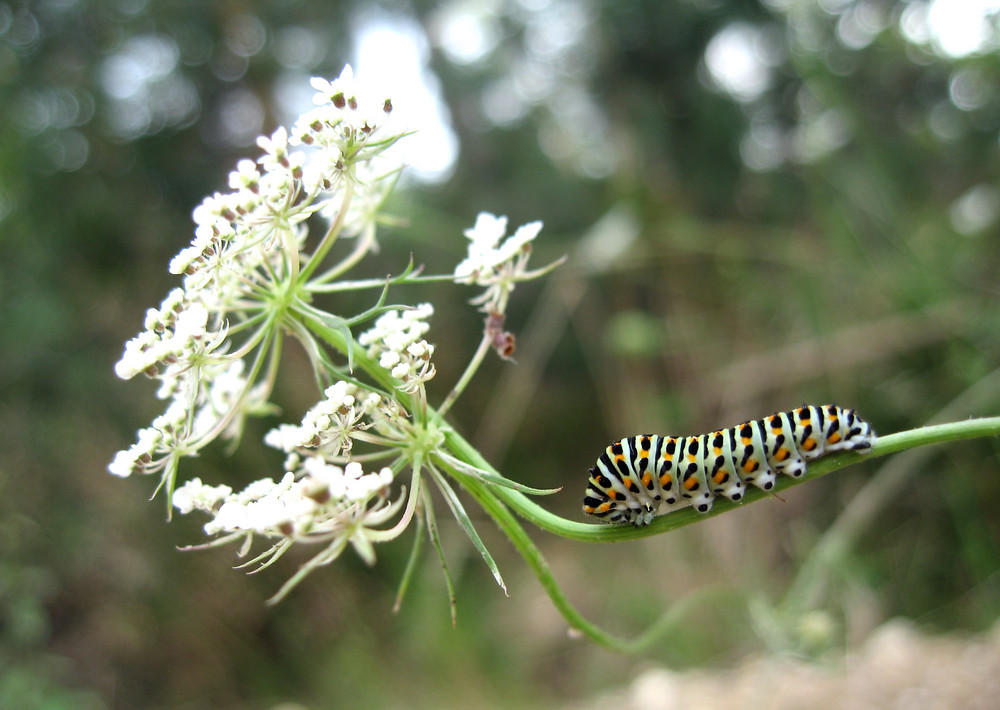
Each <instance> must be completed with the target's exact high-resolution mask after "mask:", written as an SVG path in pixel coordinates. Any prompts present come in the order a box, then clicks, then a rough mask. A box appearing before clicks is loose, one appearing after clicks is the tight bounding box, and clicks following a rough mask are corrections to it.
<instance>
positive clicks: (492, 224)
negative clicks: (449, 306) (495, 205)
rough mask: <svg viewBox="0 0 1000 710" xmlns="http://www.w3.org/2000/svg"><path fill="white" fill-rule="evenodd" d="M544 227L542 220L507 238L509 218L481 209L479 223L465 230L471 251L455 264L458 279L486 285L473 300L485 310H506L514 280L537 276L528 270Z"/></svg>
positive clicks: (525, 226)
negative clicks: (532, 245) (529, 259)
mask: <svg viewBox="0 0 1000 710" xmlns="http://www.w3.org/2000/svg"><path fill="white" fill-rule="evenodd" d="M541 230H542V223H541V222H529V223H528V224H525V225H522V226H521V227H518V228H517V231H516V232H515V233H514V234H513V235H511V236H510V237H507V238H506V239H504V237H505V236H506V234H507V218H506V217H497V216H495V215H492V214H490V213H489V212H480V213H479V215H478V216H477V217H476V223H475V225H474V226H473V227H472V228H471V229H466V230H465V231H464V232H463V234H465V236H466V237H467V238H468V239H469V253H468V256H467V257H466V258H465V259H463V260H462V261H461V262H459V264H458V266H456V267H455V281H456V282H457V283H462V284H475V285H477V286H486V287H487V288H486V292H485V293H483V294H482V295H481V296H479V297H477V298H476V299H474V300H473V303H478V304H483V310H485V311H492V312H503V310H504V306H505V305H506V299H507V295H508V294H509V293H510V292H511V291H513V290H514V283H515V282H517V281H523V280H525V279H527V278H532V277H533V276H534V275H533V274H529V273H528V271H527V267H528V257H529V256H530V255H531V242H532V241H533V240H534V239H535V237H537V236H538V233H539V232H540V231H541ZM501 240H504V241H503V243H501Z"/></svg>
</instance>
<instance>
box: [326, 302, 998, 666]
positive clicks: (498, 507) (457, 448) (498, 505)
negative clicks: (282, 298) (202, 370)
mask: <svg viewBox="0 0 1000 710" xmlns="http://www.w3.org/2000/svg"><path fill="white" fill-rule="evenodd" d="M306 320H307V321H308V324H309V326H310V328H311V329H312V330H313V331H314V332H316V333H317V334H318V335H319V336H320V337H321V338H323V339H324V340H325V341H326V342H327V343H329V344H330V345H331V346H333V347H334V348H336V349H337V350H340V351H341V352H346V351H347V349H349V348H350V347H351V346H350V344H349V343H348V342H347V339H346V338H345V336H344V335H343V333H340V332H338V331H337V330H335V329H331V328H328V327H326V326H325V325H324V324H322V323H320V322H318V321H316V320H314V319H312V318H309V317H308V316H306ZM353 359H354V363H355V365H356V366H357V367H359V368H360V369H362V370H364V371H365V372H366V373H367V374H368V375H369V376H371V377H372V378H373V379H374V380H375V381H376V382H378V383H379V384H380V385H381V386H382V387H384V388H386V389H390V390H391V389H392V388H393V384H394V383H393V381H392V378H391V377H390V376H389V375H388V373H387V372H385V370H383V369H382V368H380V367H379V366H378V365H377V363H375V362H373V361H372V360H371V359H370V358H368V357H367V356H366V355H365V353H363V352H355V353H353ZM435 420H436V413H435V412H434V410H433V409H431V408H428V411H427V418H426V419H425V421H428V422H433V421H435ZM996 435H1000V417H990V418H984V419H969V420H966V421H961V422H953V423H949V424H939V425H936V426H928V427H922V428H919V429H912V430H909V431H904V432H900V433H898V434H890V435H888V436H882V437H879V438H878V439H877V440H876V443H875V445H874V446H873V447H872V450H871V451H870V452H869V453H867V454H863V455H862V454H857V453H850V452H848V453H841V454H837V455H833V456H827V457H824V458H821V459H819V460H816V461H812V462H810V463H809V468H808V471H807V472H806V474H805V475H803V476H802V477H801V478H798V479H793V478H790V477H788V476H779V477H778V481H777V483H776V485H775V488H774V491H773V492H771V493H765V492H764V491H761V490H758V489H755V488H751V489H748V491H747V493H746V496H745V497H744V501H742V502H740V503H733V502H731V501H729V500H727V499H725V498H717V499H716V501H715V504H714V506H713V508H712V510H711V512H709V513H705V514H703V513H698V512H696V511H694V510H692V509H690V508H686V509H682V510H679V511H676V512H673V513H670V514H669V515H662V516H659V517H657V518H655V519H654V520H653V522H652V523H651V524H650V525H648V526H646V527H642V528H637V527H634V526H631V525H606V524H602V523H596V524H595V523H584V522H577V521H572V520H567V519H565V518H562V517H560V516H558V515H555V514H553V513H550V512H549V511H547V510H545V509H544V508H543V507H542V506H540V505H538V504H537V503H535V502H534V501H533V500H531V498H529V497H528V496H527V495H525V494H524V493H521V492H519V491H517V490H514V489H512V488H510V487H507V486H502V485H495V484H492V483H490V482H489V481H488V480H486V479H484V478H482V477H476V476H473V475H470V474H468V473H465V472H463V471H461V470H460V469H458V468H456V467H450V468H449V473H450V474H451V476H452V477H453V478H454V480H455V481H457V482H458V483H459V484H460V485H461V486H462V488H464V489H465V491H466V492H467V493H468V494H469V495H471V496H472V497H473V498H474V499H475V500H476V501H477V502H478V503H479V504H480V505H481V506H482V507H483V509H484V510H485V511H486V512H487V513H488V514H489V515H490V517H492V518H493V520H494V521H495V522H496V524H497V525H498V526H499V527H500V529H501V530H502V531H503V532H504V534H505V535H506V536H507V537H508V538H509V539H510V540H511V542H512V543H513V544H514V546H515V548H516V549H517V550H518V552H519V553H520V554H521V555H522V556H523V557H524V559H525V561H526V562H527V563H528V565H529V566H530V567H531V569H532V571H533V572H534V574H535V576H536V577H537V578H538V581H539V583H540V584H541V585H542V588H543V589H544V590H545V592H546V594H547V595H548V596H549V599H551V601H552V603H553V605H554V606H555V607H556V609H557V610H558V611H559V613H560V614H562V616H563V618H564V619H566V621H567V623H568V624H569V625H570V627H571V628H572V629H574V630H576V631H577V632H579V633H580V634H582V635H584V636H586V637H588V638H589V639H591V640H592V641H595V642H597V643H599V644H601V645H602V646H605V647H607V648H610V649H614V650H616V651H620V652H625V653H634V652H638V651H640V650H642V649H643V648H645V647H646V646H648V645H649V644H651V643H652V642H653V641H655V640H656V639H657V638H660V637H661V636H662V635H663V634H664V633H666V632H667V631H669V630H670V629H671V628H673V626H674V624H675V622H676V619H678V618H681V617H683V616H684V614H685V613H686V611H687V609H688V608H689V605H690V604H694V603H700V600H703V599H704V598H705V595H702V594H699V595H692V597H690V598H686V599H684V600H680V601H678V602H675V603H674V604H673V605H671V607H670V608H669V609H668V610H667V611H666V612H665V613H664V614H663V616H662V617H661V618H660V619H659V620H658V621H656V622H654V623H653V624H651V625H650V626H649V628H648V629H647V631H646V632H645V633H643V634H642V635H640V636H639V637H636V638H635V639H631V640H629V639H623V638H621V637H618V636H615V635H613V634H610V633H608V632H607V631H605V630H604V629H602V628H600V627H598V626H596V625H595V624H593V623H591V622H589V621H588V620H587V619H585V618H584V617H583V616H582V615H581V614H580V612H579V611H578V610H577V609H576V608H575V607H574V606H573V605H572V603H571V602H570V601H569V599H568V598H567V597H566V595H565V594H564V593H563V591H562V589H561V588H560V586H559V584H558V583H557V582H556V580H555V577H554V576H553V575H552V571H551V569H550V568H549V566H548V563H547V562H546V560H545V558H544V556H543V555H542V554H541V552H540V551H539V549H538V548H537V547H536V546H535V544H534V542H533V541H532V540H531V537H530V536H529V535H528V534H527V532H526V531H525V529H524V527H523V526H522V525H521V523H520V522H519V521H518V519H517V516H520V517H521V518H523V519H524V520H525V521H527V522H530V523H533V524H535V525H537V526H538V527H539V528H541V529H542V530H545V531H547V532H550V533H552V534H554V535H559V536H561V537H565V538H568V539H571V540H579V541H581V542H615V541H622V540H633V539H639V538H643V537H649V536H652V535H659V534H661V533H664V532H667V531H669V530H674V529H676V528H680V527H683V526H685V525H690V524H691V523H693V522H696V521H699V520H704V519H706V518H709V517H713V516H715V515H721V514H722V513H725V512H727V511H729V510H732V509H733V508H735V507H737V506H739V505H743V504H744V503H745V502H753V501H755V500H760V499H762V498H766V497H771V496H772V495H773V493H778V492H780V491H783V490H786V489H788V488H790V487H792V486H795V485H799V484H800V483H804V482H805V481H809V480H813V479H816V478H819V477H820V476H825V475H826V474H828V473H831V472H832V471H835V470H837V469H839V468H843V467H844V466H847V465H850V464H853V463H857V462H859V461H863V460H865V459H868V458H872V457H876V456H884V455H886V454H891V453H896V452H899V451H904V450H907V449H913V448H916V447H921V446H928V445H931V444H937V443H943V442H947V441H958V440H961V439H971V438H977V437H982V436H996ZM444 437H445V438H444V441H445V447H446V448H447V449H448V450H449V451H450V452H451V453H452V454H454V455H455V457H456V458H457V459H459V460H460V461H463V462H465V463H467V464H469V465H471V466H473V467H475V468H478V469H481V470H482V471H485V472H488V473H491V474H492V473H496V472H495V469H494V468H493V467H492V466H491V465H490V464H489V462H487V461H486V460H485V459H484V458H483V456H482V455H481V454H480V453H479V451H478V450H477V449H476V448H475V447H473V446H472V445H471V444H470V443H469V442H468V441H466V440H465V438H463V437H462V436H461V435H460V434H458V433H457V432H455V431H454V430H451V429H444ZM581 473H582V472H581ZM496 475H498V476H499V475H500V474H498V473H497V474H496ZM584 480H585V479H584V477H583V476H582V475H581V477H580V482H581V483H580V493H581V494H582V491H583V488H584ZM515 513H516V515H515ZM449 593H450V594H454V590H453V589H450V592H449Z"/></svg>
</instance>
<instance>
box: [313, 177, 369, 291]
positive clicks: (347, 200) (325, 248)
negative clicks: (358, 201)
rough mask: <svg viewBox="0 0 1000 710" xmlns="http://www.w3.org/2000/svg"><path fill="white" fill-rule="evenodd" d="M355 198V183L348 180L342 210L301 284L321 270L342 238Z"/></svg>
mask: <svg viewBox="0 0 1000 710" xmlns="http://www.w3.org/2000/svg"><path fill="white" fill-rule="evenodd" d="M353 197H354V183H353V182H351V181H350V180H348V181H347V185H346V186H345V187H344V199H343V200H342V201H341V203H340V210H339V211H338V212H337V218H336V219H335V220H334V221H333V223H332V224H331V225H330V228H329V229H328V230H326V234H324V235H323V238H322V239H321V240H320V242H319V246H317V247H316V251H315V252H314V253H313V255H312V258H310V259H309V263H307V264H306V265H305V267H304V268H303V269H302V272H301V276H300V281H301V282H305V281H308V280H309V277H310V276H311V275H312V273H313V272H314V271H316V269H318V268H319V265H320V264H322V263H323V258H324V257H325V256H326V255H327V252H329V251H330V249H331V248H332V247H333V245H334V242H336V241H337V237H339V236H340V232H341V230H342V229H343V228H344V222H345V221H346V220H347V211H348V209H349V208H350V206H351V199H352V198H353ZM362 255H363V254H362ZM360 258H361V257H360V256H358V259H360ZM355 263H356V261H355Z"/></svg>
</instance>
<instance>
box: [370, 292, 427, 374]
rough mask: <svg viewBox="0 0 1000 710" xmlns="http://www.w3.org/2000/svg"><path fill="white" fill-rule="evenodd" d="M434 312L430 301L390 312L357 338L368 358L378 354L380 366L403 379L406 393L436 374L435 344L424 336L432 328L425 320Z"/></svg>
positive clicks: (380, 317)
mask: <svg viewBox="0 0 1000 710" xmlns="http://www.w3.org/2000/svg"><path fill="white" fill-rule="evenodd" d="M433 313H434V306H432V305H431V304H430V303H421V304H420V305H419V306H416V307H415V308H409V309H404V310H398V311H396V310H393V311H388V312H387V313H385V314H383V315H381V316H379V318H378V320H376V321H375V325H374V326H373V327H372V328H371V329H369V330H367V331H365V332H364V333H362V334H361V335H360V336H359V337H358V342H359V343H360V344H361V345H363V346H365V347H366V348H368V355H369V357H377V358H378V362H379V365H381V366H382V367H383V368H385V369H386V370H388V371H389V373H390V374H391V375H392V376H393V377H395V378H396V379H398V380H401V381H402V384H401V385H400V389H401V390H403V391H404V392H415V391H416V390H417V389H418V388H419V387H420V386H422V385H423V383H424V382H426V381H427V380H429V379H431V378H432V377H434V374H435V369H434V365H433V363H431V355H433V354H434V346H433V345H431V344H430V343H428V342H427V341H426V340H424V339H423V337H422V336H423V335H424V333H426V332H427V331H428V330H429V329H430V325H429V324H428V323H427V322H426V319H427V318H430V316H431V315H433Z"/></svg>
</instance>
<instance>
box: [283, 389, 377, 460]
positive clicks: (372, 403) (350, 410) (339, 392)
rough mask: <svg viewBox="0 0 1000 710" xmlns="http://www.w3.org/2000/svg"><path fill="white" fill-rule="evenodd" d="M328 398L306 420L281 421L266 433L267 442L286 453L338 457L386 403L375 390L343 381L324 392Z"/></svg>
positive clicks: (345, 451) (310, 411)
mask: <svg viewBox="0 0 1000 710" xmlns="http://www.w3.org/2000/svg"><path fill="white" fill-rule="evenodd" d="M323 395H324V399H322V400H321V401H320V402H318V403H317V404H316V406H314V407H313V408H312V409H310V410H309V411H308V412H306V414H305V416H304V417H302V423H301V424H299V425H296V424H281V425H279V426H278V427H277V428H275V429H271V431H269V432H268V433H267V434H266V435H265V436H264V443H265V444H267V445H268V446H273V447H274V448H276V449H280V450H282V451H284V452H285V453H292V452H294V451H296V450H298V449H303V448H307V449H316V450H317V451H322V452H323V454H324V455H325V456H328V457H337V456H340V455H342V454H347V453H348V452H349V451H350V450H351V436H352V435H354V434H355V433H356V432H358V431H361V430H364V429H367V428H368V427H369V426H371V424H370V423H365V421H364V420H365V418H366V417H367V416H368V415H370V414H371V413H372V411H373V410H375V409H377V408H379V406H380V405H381V404H382V397H381V396H380V395H378V394H377V393H375V392H368V391H366V390H359V388H358V387H357V385H353V384H349V383H347V382H344V381H343V380H341V381H340V382H336V383H334V384H332V385H330V386H329V387H327V388H326V390H325V391H324V392H323Z"/></svg>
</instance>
